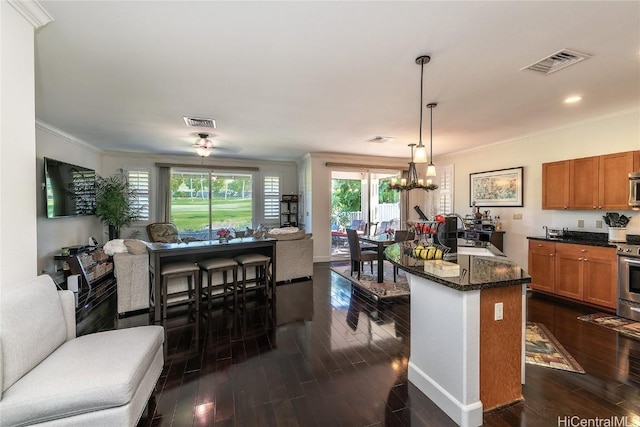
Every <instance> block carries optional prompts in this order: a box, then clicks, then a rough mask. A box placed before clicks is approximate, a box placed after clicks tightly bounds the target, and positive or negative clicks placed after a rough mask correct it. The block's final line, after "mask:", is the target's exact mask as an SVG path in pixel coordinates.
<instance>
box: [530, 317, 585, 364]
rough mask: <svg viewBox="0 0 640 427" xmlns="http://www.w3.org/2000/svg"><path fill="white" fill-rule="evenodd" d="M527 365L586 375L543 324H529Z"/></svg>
mask: <svg viewBox="0 0 640 427" xmlns="http://www.w3.org/2000/svg"><path fill="white" fill-rule="evenodd" d="M525 361H526V363H529V364H531V365H538V366H544V367H547V368H553V369H559V370H562V371H569V372H577V373H580V374H584V373H585V371H584V369H582V366H580V364H579V363H578V362H576V360H575V359H574V358H573V357H572V356H571V355H570V354H569V352H568V351H567V350H566V349H565V348H564V347H563V346H562V344H560V343H559V342H558V340H557V339H556V338H555V337H554V336H553V334H552V333H551V332H549V330H548V329H547V328H546V327H545V326H544V325H543V324H541V323H533V322H527V332H526V358H525Z"/></svg>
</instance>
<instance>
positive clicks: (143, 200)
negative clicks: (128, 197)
mask: <svg viewBox="0 0 640 427" xmlns="http://www.w3.org/2000/svg"><path fill="white" fill-rule="evenodd" d="M127 180H128V182H129V187H130V188H131V189H133V190H135V192H136V196H137V199H136V201H135V203H134V204H133V206H134V208H136V209H139V212H140V216H139V218H138V221H148V220H149V171H148V170H130V171H128V172H127Z"/></svg>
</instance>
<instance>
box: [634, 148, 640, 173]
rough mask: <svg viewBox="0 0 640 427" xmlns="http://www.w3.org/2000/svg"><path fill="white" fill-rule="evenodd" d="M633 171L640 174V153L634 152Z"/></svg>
mask: <svg viewBox="0 0 640 427" xmlns="http://www.w3.org/2000/svg"><path fill="white" fill-rule="evenodd" d="M633 170H634V171H635V172H640V151H634V152H633Z"/></svg>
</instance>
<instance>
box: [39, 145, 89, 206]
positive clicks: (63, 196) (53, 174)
mask: <svg viewBox="0 0 640 427" xmlns="http://www.w3.org/2000/svg"><path fill="white" fill-rule="evenodd" d="M44 176H45V188H46V191H45V193H46V206H47V218H58V217H65V216H79V215H93V214H94V212H95V200H96V191H95V185H96V172H95V170H93V169H89V168H85V167H82V166H77V165H72V164H70V163H66V162H63V161H60V160H54V159H50V158H48V157H45V158H44Z"/></svg>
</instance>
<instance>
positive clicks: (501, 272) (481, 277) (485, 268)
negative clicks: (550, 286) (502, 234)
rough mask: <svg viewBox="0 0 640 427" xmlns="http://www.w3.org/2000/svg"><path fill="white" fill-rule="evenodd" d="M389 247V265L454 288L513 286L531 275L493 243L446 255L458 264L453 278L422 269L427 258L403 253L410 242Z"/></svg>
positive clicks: (461, 248)
mask: <svg viewBox="0 0 640 427" xmlns="http://www.w3.org/2000/svg"><path fill="white" fill-rule="evenodd" d="M396 245H397V246H398V248H399V250H395V249H390V248H391V246H396ZM391 246H390V247H389V248H387V250H386V251H385V253H386V256H387V259H388V260H389V261H390V262H391V263H392V264H394V265H396V266H397V267H398V268H400V269H402V270H404V271H406V272H407V273H411V274H414V275H416V276H419V277H423V278H426V279H428V280H431V281H433V282H436V283H439V284H441V285H444V286H447V287H450V288H453V289H456V290H458V291H473V290H478V289H488V288H497V287H504V286H516V285H522V284H524V283H530V282H531V276H529V275H528V274H527V272H526V271H524V270H523V269H522V268H521V267H520V266H519V265H518V264H516V263H514V262H513V261H511V260H509V259H508V258H507V257H506V256H505V255H504V254H503V253H502V252H500V251H498V250H497V249H496V248H495V247H493V246H488V247H486V248H478V247H464V246H462V247H459V248H458V249H459V252H460V253H458V254H449V255H448V256H447V258H446V260H447V261H449V262H452V263H455V264H458V265H459V266H460V275H459V276H455V277H440V276H437V275H434V274H431V273H427V272H425V271H424V263H425V262H427V263H428V262H430V261H424V260H421V259H417V258H414V257H412V256H410V255H407V253H410V250H411V249H412V247H413V246H415V244H413V243H412V242H403V243H396V244H394V245H391ZM472 252H474V253H478V255H471V253H472ZM464 253H466V254H467V255H464Z"/></svg>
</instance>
